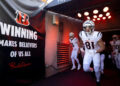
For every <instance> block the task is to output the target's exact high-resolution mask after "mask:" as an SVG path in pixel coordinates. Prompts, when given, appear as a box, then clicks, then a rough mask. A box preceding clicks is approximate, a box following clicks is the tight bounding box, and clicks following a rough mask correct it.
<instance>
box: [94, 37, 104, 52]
mask: <svg viewBox="0 0 120 86" xmlns="http://www.w3.org/2000/svg"><path fill="white" fill-rule="evenodd" d="M98 45H99V46H100V48H99V49H98V50H97V51H96V52H97V53H100V52H102V51H103V50H104V49H105V44H104V42H103V41H102V39H100V40H99V41H98Z"/></svg>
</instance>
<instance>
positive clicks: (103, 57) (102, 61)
mask: <svg viewBox="0 0 120 86" xmlns="http://www.w3.org/2000/svg"><path fill="white" fill-rule="evenodd" d="M100 59H101V66H100V67H101V68H100V69H101V73H102V74H103V73H104V60H105V54H101V55H100Z"/></svg>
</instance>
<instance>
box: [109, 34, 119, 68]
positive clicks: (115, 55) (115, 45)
mask: <svg viewBox="0 0 120 86" xmlns="http://www.w3.org/2000/svg"><path fill="white" fill-rule="evenodd" d="M110 45H111V46H112V54H111V55H112V59H113V62H114V63H115V65H116V67H117V68H118V69H120V40H119V37H118V35H113V36H112V41H110Z"/></svg>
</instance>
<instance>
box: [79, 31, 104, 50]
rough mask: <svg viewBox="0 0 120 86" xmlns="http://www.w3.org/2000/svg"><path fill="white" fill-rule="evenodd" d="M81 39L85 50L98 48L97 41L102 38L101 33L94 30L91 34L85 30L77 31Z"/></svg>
mask: <svg viewBox="0 0 120 86" xmlns="http://www.w3.org/2000/svg"><path fill="white" fill-rule="evenodd" d="M79 36H80V38H81V40H82V41H83V44H84V46H85V51H88V50H98V49H99V46H98V44H97V42H98V41H99V40H100V39H101V38H102V33H101V32H98V31H94V32H93V33H92V34H91V35H89V34H87V33H86V32H85V31H81V32H80V33H79Z"/></svg>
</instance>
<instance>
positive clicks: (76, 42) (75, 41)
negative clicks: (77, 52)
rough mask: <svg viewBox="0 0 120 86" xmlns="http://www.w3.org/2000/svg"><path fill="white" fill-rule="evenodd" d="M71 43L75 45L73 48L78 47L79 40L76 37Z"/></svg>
mask: <svg viewBox="0 0 120 86" xmlns="http://www.w3.org/2000/svg"><path fill="white" fill-rule="evenodd" d="M69 41H70V43H71V44H72V45H73V47H78V39H77V38H76V37H74V38H73V39H69Z"/></svg>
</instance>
